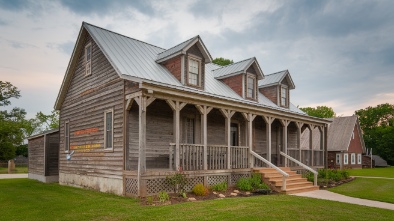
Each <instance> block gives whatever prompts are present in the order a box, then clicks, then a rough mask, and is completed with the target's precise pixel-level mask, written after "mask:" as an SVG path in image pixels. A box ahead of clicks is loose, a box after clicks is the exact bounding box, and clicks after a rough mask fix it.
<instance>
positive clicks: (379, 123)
mask: <svg viewBox="0 0 394 221" xmlns="http://www.w3.org/2000/svg"><path fill="white" fill-rule="evenodd" d="M355 113H356V115H357V116H358V117H359V121H360V127H361V129H362V130H363V132H364V134H363V138H364V142H365V145H366V147H367V148H373V153H374V154H376V155H379V156H380V157H382V158H383V159H385V160H386V161H387V162H388V164H390V165H394V105H393V104H388V103H386V104H380V105H377V106H376V107H367V108H365V109H360V110H357V111H356V112H355Z"/></svg>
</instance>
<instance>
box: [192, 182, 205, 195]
mask: <svg viewBox="0 0 394 221" xmlns="http://www.w3.org/2000/svg"><path fill="white" fill-rule="evenodd" d="M192 192H193V193H194V194H196V195H197V196H206V195H208V192H209V191H208V188H206V187H205V186H204V185H203V184H201V183H199V184H196V185H195V186H194V187H193V189H192Z"/></svg>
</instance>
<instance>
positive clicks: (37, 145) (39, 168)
mask: <svg viewBox="0 0 394 221" xmlns="http://www.w3.org/2000/svg"><path fill="white" fill-rule="evenodd" d="M28 152H29V173H33V174H38V175H44V136H40V137H37V138H34V139H31V140H29V144H28Z"/></svg>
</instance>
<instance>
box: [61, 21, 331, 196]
mask: <svg viewBox="0 0 394 221" xmlns="http://www.w3.org/2000/svg"><path fill="white" fill-rule="evenodd" d="M211 61H212V57H211V55H210V53H209V51H208V49H207V47H206V46H205V44H204V43H203V41H202V39H201V37H200V36H195V37H193V38H191V39H189V40H187V41H184V42H182V43H180V44H178V45H176V46H174V47H171V48H169V49H163V48H160V47H157V46H154V45H151V44H148V43H145V42H142V41H139V40H136V39H133V38H129V37H127V36H124V35H121V34H118V33H114V32H111V31H109V30H106V29H103V28H100V27H96V26H94V25H91V24H88V23H85V22H84V23H83V24H82V27H81V29H80V32H79V35H78V39H77V41H76V45H75V48H74V51H73V53H72V56H71V59H70V62H69V65H68V67H67V70H66V73H65V76H64V80H63V83H62V86H61V88H60V91H59V94H58V97H57V100H56V103H55V109H56V110H59V111H60V158H59V182H60V183H61V184H65V185H76V186H82V187H88V188H93V189H97V190H100V191H103V192H112V193H115V194H118V195H127V196H145V195H151V194H155V193H157V192H159V191H161V190H166V191H171V190H172V189H171V188H170V187H169V185H168V183H167V181H166V179H165V178H166V176H168V175H172V174H174V173H176V172H177V171H180V170H181V171H183V173H184V174H185V175H186V176H187V177H188V185H187V186H186V189H187V190H190V189H191V188H192V187H193V186H194V185H195V184H197V183H203V184H204V185H206V186H210V185H213V184H216V183H218V182H223V181H227V182H228V183H229V185H233V184H234V183H235V182H236V181H237V180H238V179H239V178H240V177H245V176H249V175H250V173H251V169H253V168H257V167H267V166H268V167H273V168H275V170H276V171H278V172H280V173H281V174H282V175H283V176H284V178H286V177H288V176H289V174H288V173H286V172H284V170H282V169H281V168H279V167H282V168H283V167H286V166H292V167H293V168H296V167H297V166H299V165H300V164H297V163H294V161H293V160H291V159H290V158H289V157H293V158H295V159H297V160H299V161H301V162H305V160H306V159H302V157H301V158H300V156H301V155H302V153H301V148H300V139H301V131H304V130H305V129H308V130H309V129H312V130H313V129H314V128H318V130H319V131H320V132H321V133H319V134H320V136H321V140H322V141H323V140H324V142H321V146H320V148H319V149H317V150H305V153H306V152H308V154H304V155H305V156H309V157H311V159H315V160H309V162H312V161H314V162H318V164H314V163H313V162H312V163H311V164H310V165H311V166H315V167H316V166H317V167H324V166H325V165H324V164H323V162H325V160H323V159H324V157H326V156H325V154H324V150H325V147H326V139H325V137H326V135H327V125H328V124H329V123H330V121H329V120H326V119H319V118H314V117H310V116H308V115H306V114H305V113H303V112H302V111H300V110H299V109H298V108H297V107H296V106H294V105H293V104H292V103H291V102H290V91H291V90H292V89H294V88H295V85H294V83H293V80H292V78H291V76H290V73H289V71H287V70H286V71H281V72H278V73H274V74H271V75H266V76H265V75H264V74H263V71H262V69H261V67H260V65H259V63H258V62H257V60H256V58H254V57H252V58H249V59H245V60H243V61H239V62H236V63H234V64H230V65H227V66H224V67H222V66H218V65H216V64H213V63H212V62H211ZM71 153H73V155H72V156H71V159H69V160H67V158H66V156H67V154H71ZM277 166H278V167H277ZM282 175H280V176H282ZM279 178H280V180H282V177H279ZM286 187H287V188H288V189H290V187H289V186H286V185H285V186H284V187H282V189H286Z"/></svg>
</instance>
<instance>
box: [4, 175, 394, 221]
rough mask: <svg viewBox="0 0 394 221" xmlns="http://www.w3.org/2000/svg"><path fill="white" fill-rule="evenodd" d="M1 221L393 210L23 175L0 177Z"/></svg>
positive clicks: (384, 214) (351, 214)
mask: <svg viewBox="0 0 394 221" xmlns="http://www.w3.org/2000/svg"><path fill="white" fill-rule="evenodd" d="M0 207H1V219H2V220H100V221H104V220H392V218H393V217H394V211H392V210H384V209H378V208H372V207H364V206H359V205H352V204H346V203H340V202H333V201H325V200H318V199H311V198H304V197H296V196H288V195H270V196H259V197H243V198H231V199H230V198H227V199H221V200H210V201H204V202H190V203H183V204H176V205H169V206H157V207H154V206H141V205H140V204H139V202H138V200H136V199H130V198H124V197H119V196H115V195H111V194H104V193H99V192H95V191H91V190H85V189H79V188H74V187H68V186H60V185H58V184H43V183H40V182H38V181H33V180H28V179H8V180H0Z"/></svg>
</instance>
